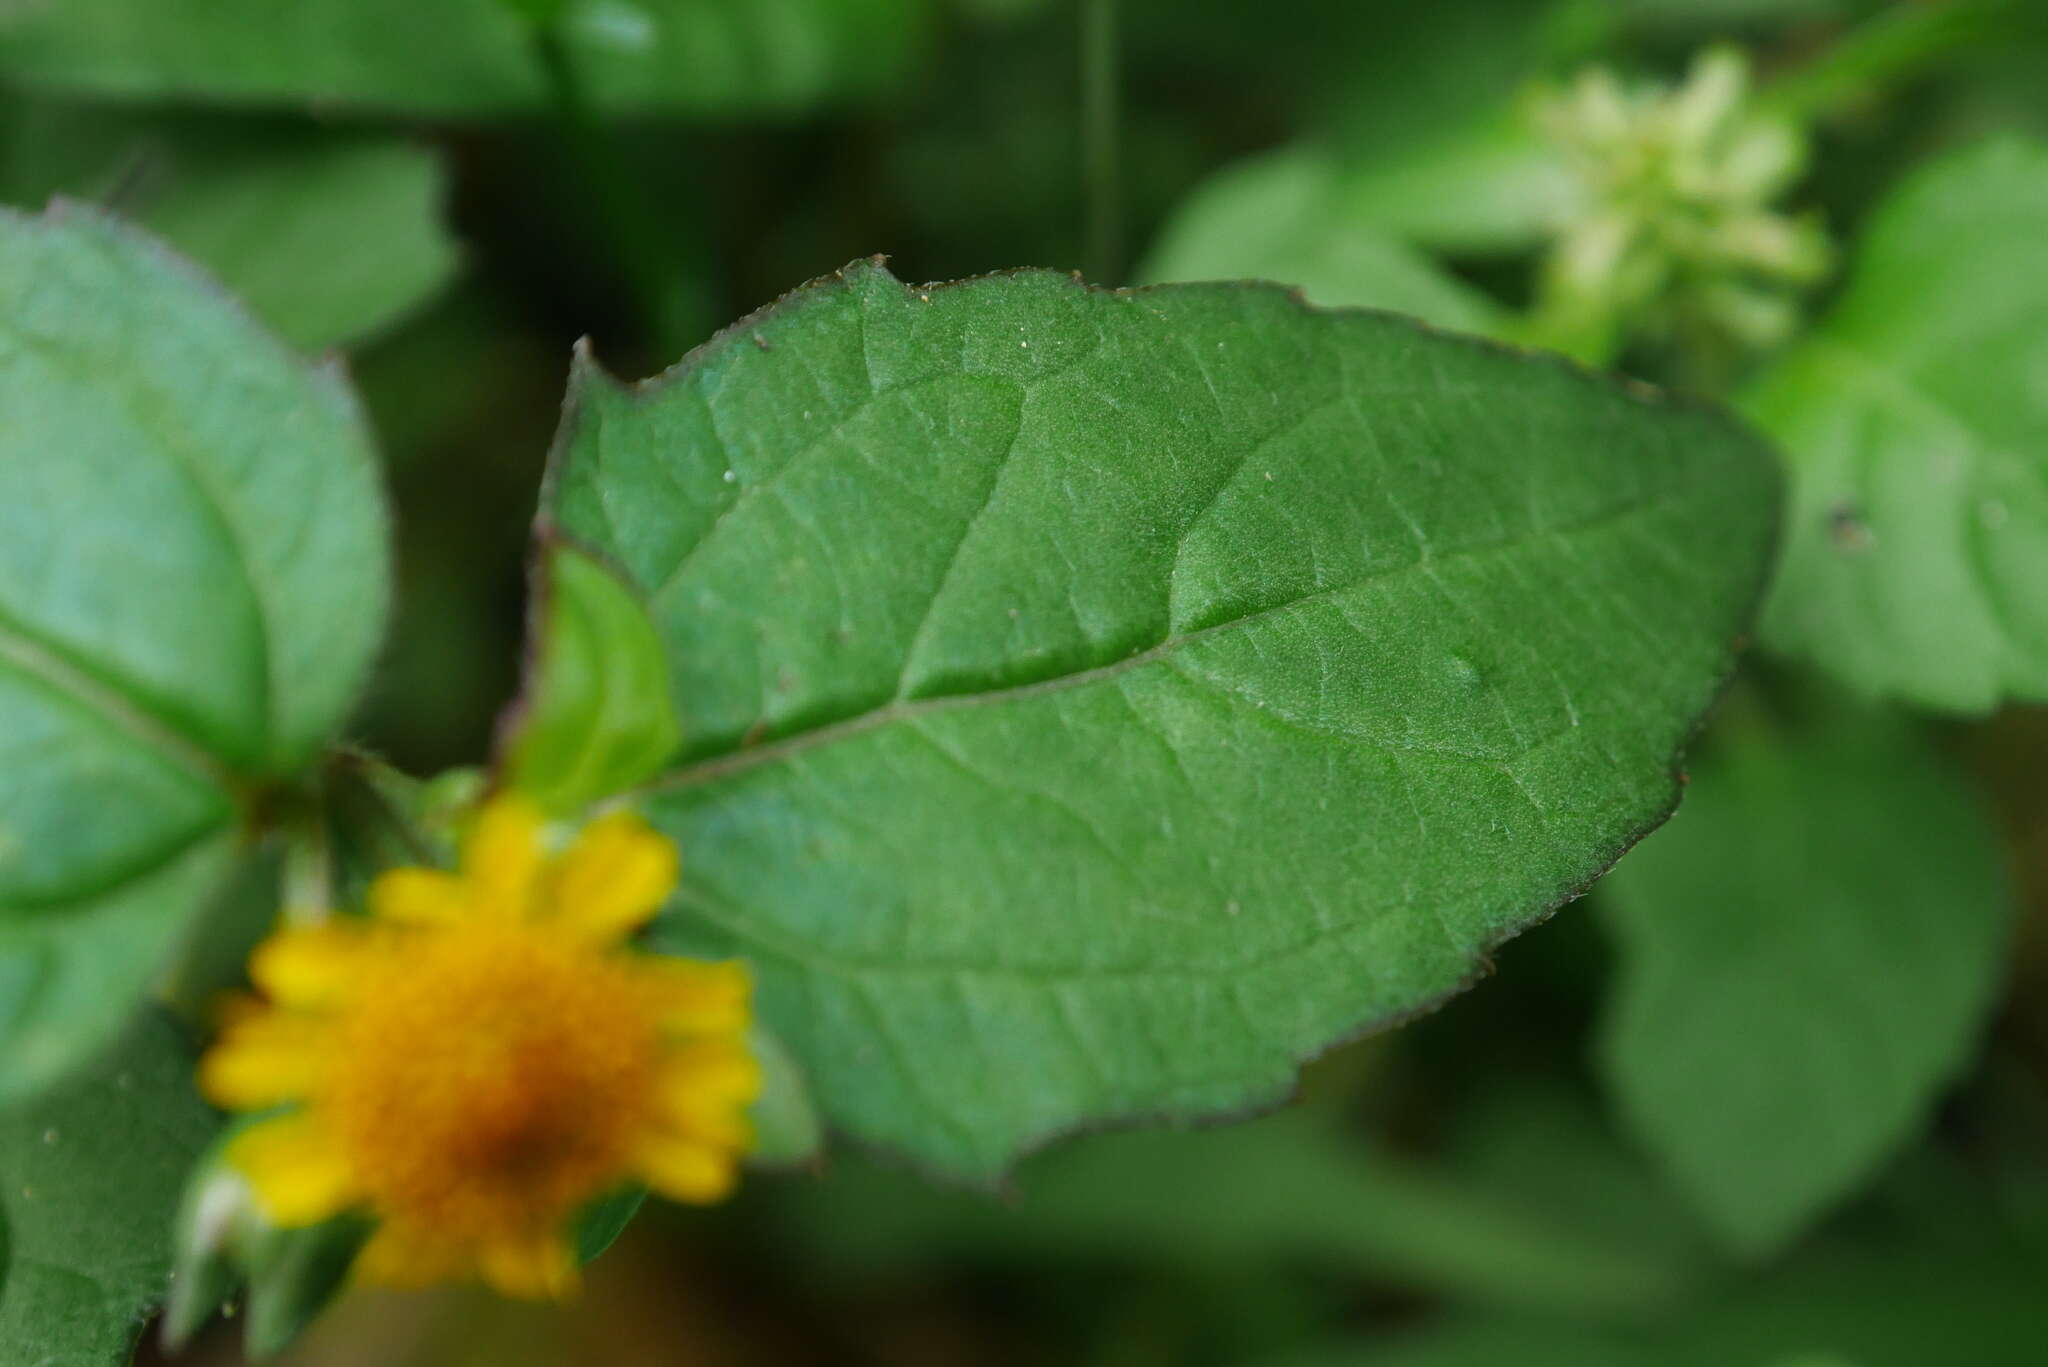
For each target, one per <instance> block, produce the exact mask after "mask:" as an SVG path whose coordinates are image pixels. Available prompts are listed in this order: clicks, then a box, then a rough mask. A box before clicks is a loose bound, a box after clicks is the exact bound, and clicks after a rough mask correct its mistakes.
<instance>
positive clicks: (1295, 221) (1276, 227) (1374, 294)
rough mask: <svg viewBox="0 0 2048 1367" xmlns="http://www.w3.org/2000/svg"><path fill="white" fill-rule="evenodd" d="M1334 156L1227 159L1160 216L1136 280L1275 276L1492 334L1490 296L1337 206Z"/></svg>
mask: <svg viewBox="0 0 2048 1367" xmlns="http://www.w3.org/2000/svg"><path fill="white" fill-rule="evenodd" d="M1341 188H1342V187H1341V186H1340V184H1339V181H1338V171H1337V168H1336V166H1335V165H1334V164H1333V163H1332V162H1331V161H1330V160H1328V159H1327V158H1325V157H1323V156H1322V155H1320V154H1319V153H1317V152H1316V151H1315V150H1313V149H1311V148H1306V147H1303V148H1290V149H1287V150H1285V151H1281V152H1276V153H1269V154H1267V155H1266V156H1262V157H1258V158H1254V159H1253V160H1251V161H1247V162H1242V163H1240V164H1238V165H1236V166H1233V167H1229V168H1227V169H1225V170H1224V171H1222V172H1220V173H1219V174H1218V175H1216V176H1215V177H1213V178H1211V179H1210V180H1209V181H1208V182H1207V183H1205V184H1204V185H1202V186H1201V187H1200V188H1198V189H1197V190H1196V191H1195V193H1194V194H1193V195H1191V196H1189V198H1188V200H1187V201H1186V202H1185V203H1183V204H1182V205H1181V207H1180V209H1179V211H1178V212H1177V213H1175V215H1174V217H1173V219H1172V220H1171V221H1170V222H1169V223H1168V224H1167V226H1166V228H1165V230H1164V232H1163V234H1162V236H1161V239H1160V241H1159V243H1158V244H1157V245H1156V246H1155V247H1154V248H1153V251H1152V255H1151V257H1150V258H1149V259H1148V260H1147V261H1146V263H1145V265H1144V268H1143V269H1142V270H1140V271H1139V272H1138V274H1139V278H1140V279H1143V280H1153V281H1167V280H1249V279H1263V280H1278V281H1281V282H1283V283H1285V284H1289V285H1298V286H1300V288H1301V290H1302V292H1303V293H1304V294H1306V295H1307V296H1308V299H1309V301H1310V302H1311V303H1316V304H1325V305H1331V306H1344V307H1368V308H1384V309H1393V310H1395V311H1397V312H1400V313H1412V314H1414V315H1415V316H1416V317H1418V318H1422V319H1424V320H1426V321H1428V322H1431V323H1434V324H1436V325H1437V326H1438V327H1445V328H1453V329H1456V330H1458V331H1460V332H1476V333H1483V334H1489V335H1499V333H1500V332H1501V331H1502V330H1503V328H1504V325H1505V314H1504V311H1503V310H1502V309H1501V308H1500V306H1499V305H1497V304H1495V303H1494V302H1493V301H1492V300H1490V299H1488V298H1487V297H1486V296H1485V295H1484V294H1482V293H1480V292H1479V291H1478V290H1476V289H1474V288H1472V287H1471V286H1469V285H1466V284H1465V283H1463V282H1462V281H1460V280H1458V279H1456V278H1455V277H1454V276H1452V275H1450V274H1449V273H1447V272H1446V271H1444V270H1443V269H1442V268H1441V267H1439V266H1437V265H1436V264H1435V263H1434V262H1432V261H1431V260H1430V259H1429V258H1428V257H1427V256H1425V255H1424V254H1423V253H1422V252H1420V251H1418V250H1417V249H1415V248H1413V247H1410V246H1407V245H1405V244H1403V243H1401V242H1399V241H1397V240H1396V239H1393V238H1390V237H1386V236H1384V235H1381V234H1379V233H1377V232H1375V231H1374V230H1373V229H1372V228H1371V227H1368V226H1365V225H1364V224H1363V223H1361V222H1359V221H1355V220H1354V219H1352V218H1351V217H1350V216H1349V215H1348V214H1347V213H1346V204H1345V200H1344V197H1343V195H1342V194H1341Z"/></svg>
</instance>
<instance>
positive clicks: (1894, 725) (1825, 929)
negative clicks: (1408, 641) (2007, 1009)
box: [1599, 695, 2013, 1254]
mask: <svg viewBox="0 0 2048 1367" xmlns="http://www.w3.org/2000/svg"><path fill="white" fill-rule="evenodd" d="M1830 696H1831V695H1830ZM1728 721H1729V724H1728V725H1725V726H1722V727H1720V728H1718V729H1717V731H1716V733H1715V741H1714V743H1713V744H1712V745H1711V746H1709V747H1708V748H1707V749H1706V750H1705V751H1704V753H1702V754H1701V755H1700V756H1698V758H1697V760H1696V761H1695V762H1694V763H1693V764H1692V766H1691V768H1692V784H1691V786H1690V788H1689V789H1688V790H1687V794H1686V801H1685V807H1684V809H1683V810H1682V811H1681V812H1680V813H1679V815H1678V817H1677V819H1676V820H1674V821H1673V822H1672V824H1671V825H1670V826H1668V827H1666V828H1665V829H1664V830H1663V831H1661V832H1659V833H1658V834H1657V835H1656V836H1654V837H1653V838H1651V839H1650V840H1649V841H1647V842H1646V843H1645V844H1644V845H1643V846H1642V848H1640V849H1638V850H1636V851H1635V852H1634V853H1633V854H1631V855H1630V856H1629V857H1628V858H1627V859H1625V860H1623V861H1622V863H1621V865H1620V867H1618V868H1617V869H1616V870H1615V871H1614V873H1613V875H1612V876H1611V877H1609V878H1608V880H1607V881H1606V882H1605V883H1604V884H1603V885H1602V888H1601V892H1600V895H1599V901H1600V902H1601V904H1602V907H1603V909H1604V911H1605V912H1606V920H1607V922H1608V924H1609V926H1610V928H1611V930H1612V932H1613V934H1614V936H1615V939H1616V941H1617V944H1618V947H1619V949H1620V954H1621V966H1620V980H1619V983H1618V986H1617V989H1616V995H1615V997H1614V999H1613V1001H1612V1003H1611V1008H1610V1010H1609V1012H1608V1016H1607V1018H1606V1020H1605V1022H1604V1023H1603V1027H1602V1031H1601V1041H1600V1055H1601V1062H1602V1064H1603V1067H1604V1071H1605V1073H1606V1078H1607V1084H1608V1087H1609V1089H1610V1091H1611V1093H1612V1095H1613V1097H1614V1099H1615V1101H1616V1103H1617V1105H1618V1106H1619V1108H1620V1110H1621V1113H1622V1115H1623V1116H1624V1118H1625V1119H1626V1120H1627V1121H1628V1123H1629V1124H1630V1126H1631V1127H1632V1128H1633V1129H1634V1130H1635V1131H1636V1133H1637V1134H1638V1135H1639V1136H1640V1137H1641V1139H1642V1140H1643V1142H1644V1143H1645V1144H1646V1145H1647V1146H1648V1147H1649V1148H1650V1149H1651V1150H1652V1151H1653V1152H1654V1153H1655V1154H1656V1156H1657V1157H1658V1158H1659V1159H1660V1160H1662V1162H1663V1163H1664V1165H1665V1166H1666V1168H1667V1169H1668V1170H1669V1171H1670V1172H1671V1174H1672V1175H1673V1177H1674V1178H1676V1180H1677V1182H1678V1185H1679V1186H1680V1187H1681V1188H1682V1189H1683V1190H1684V1191H1685V1192H1686V1193H1687V1194H1688V1195H1689V1196H1690V1197H1691V1198H1692V1199H1693V1201H1694V1202H1695V1203H1696V1204H1697V1205H1698V1207H1699V1209H1700V1211H1701V1213H1702V1214H1703V1215H1705V1216H1706V1217H1707V1218H1708V1220H1709V1221H1710V1223H1711V1224H1712V1225H1713V1226H1714V1228H1715V1229H1716V1230H1717V1231H1718V1232H1719V1233H1720V1234H1721V1235H1722V1236H1723V1237H1724V1238H1725V1239H1726V1240H1727V1241H1728V1242H1729V1243H1730V1244H1731V1245H1732V1246H1733V1247H1734V1248H1736V1249H1738V1250H1740V1251H1741V1252H1744V1253H1747V1254H1762V1253H1767V1252H1771V1251H1773V1250H1775V1249H1776V1248H1778V1247H1779V1246H1780V1245H1782V1244H1784V1243H1785V1242H1786V1241H1788V1240H1790V1239H1791V1238H1793V1237H1794V1236H1795V1235H1797V1234H1798V1233H1799V1232H1800V1231H1801V1230H1803V1229H1804V1228H1805V1227H1806V1225H1807V1224H1808V1223H1809V1222H1810V1221H1812V1220H1813V1219H1814V1218H1815V1217H1816V1216H1818V1215H1820V1214H1821V1213H1822V1212H1824V1211H1825V1210H1826V1209H1827V1208H1828V1207H1829V1206H1831V1205H1833V1204H1834V1203H1835V1202H1836V1201H1838V1200H1839V1199H1841V1198H1842V1197H1843V1196H1844V1195H1846V1194H1847V1193H1848V1192H1850V1191H1852V1190H1853V1189H1854V1188H1855V1187H1856V1186H1857V1185H1858V1184H1859V1183H1861V1182H1862V1181H1863V1180H1864V1179H1866V1178H1867V1177H1869V1176H1870V1175H1871V1173H1872V1171H1873V1169H1874V1168H1875V1167H1876V1165H1877V1164H1879V1163H1880V1162H1882V1161H1883V1160H1884V1159H1886V1158H1887V1157H1889V1156H1890V1155H1891V1154H1892V1153H1893V1152H1894V1151H1895V1150H1896V1149H1897V1148H1898V1147H1899V1146H1900V1145H1901V1144H1902V1143H1903V1142H1904V1141H1906V1140H1907V1139H1908V1138H1909V1137H1910V1136H1911V1135H1912V1134H1913V1132H1914V1131H1915V1130H1916V1128H1917V1127H1918V1126H1919V1125H1921V1124H1922V1123H1923V1122H1924V1120H1925V1117H1926V1115H1927V1112H1928V1110H1929V1108H1930V1107H1931V1105H1932V1104H1933V1102H1934V1100H1935V1098H1936V1096H1937V1095H1938V1094H1939V1092H1940V1090H1941V1089H1942V1088H1943V1087H1944V1086H1945V1085H1946V1084H1947V1083H1948V1082H1949V1081H1950V1080H1951V1079H1952V1078H1953V1077H1954V1076H1955V1074H1956V1072H1957V1070H1958V1069H1960V1068H1961V1067H1962V1066H1963V1064H1964V1062H1965V1060H1966V1059H1967V1058H1968V1057H1969V1056H1970V1053H1971V1051H1972V1048H1973V1046H1974V1045H1975V1043H1976V1039H1977V1035H1978V1032H1979V1030H1980V1029H1981V1027H1982V1025H1983V1021H1984V1016H1985V1013H1986V1012H1987V1011H1988V1010H1989V1009H1990V1007H1991V1005H1992V1002H1993V999H1994V996H1995V992H1996V989H1997V986H1998V980H1999V976H2000V966H2001V964H2002V962H2003V959H2004V954H2005V948H2006V939H2007V930H2008V926H2009V924H2010V922H2011V919H2012V904H2013V898H2012V894H2011V891H2010V889H2009V888H2008V887H2007V885H2006V881H2005V877H2004V870H2003V867H2002V856H2001V854H2000V850H1999V846H1998V840H1997V836H1996V832H1995V831H1994V830H1993V828H1992V824H1991V821H1990V818H1989V816H1988V814H1987V813H1986V812H1985V811H1984V810H1983V806H1982V803H1981V802H1980V801H1979V799H1978V798H1977V796H1976V794H1975V792H1974V791H1973V790H1972V788H1971V786H1970V784H1969V783H1968V781H1967V780H1966V779H1965V778H1964V777H1963V776H1962V775H1961V774H1960V773H1959V772H1957V771H1956V769H1955V768H1954V766H1952V765H1951V764H1950V763H1949V762H1948V761H1947V760H1946V758H1945V757H1944V756H1943V755H1942V754H1941V753H1940V752H1939V751H1938V750H1937V749H1936V748H1935V747H1934V745H1933V744H1932V742H1931V741H1930V740H1929V739H1928V738H1927V737H1926V736H1925V735H1923V734H1922V733H1921V732H1920V731H1919V730H1918V729H1917V728H1916V727H1915V726H1914V725H1913V724H1912V723H1911V722H1908V721H1906V720H1903V719H1901V718H1899V717H1895V716H1891V715H1888V714H1885V713H1880V712H1874V711H1863V710H1860V709H1858V708H1855V707H1854V706H1851V705H1849V704H1846V703H1841V702H1836V703H1835V704H1834V705H1832V706H1829V707H1825V708H1815V709H1813V710H1812V712H1811V713H1810V714H1802V715H1801V717H1800V718H1799V719H1798V720H1796V721H1794V720H1790V719H1783V720H1780V721H1778V722H1776V723H1773V722H1769V721H1766V720H1765V719H1764V718H1763V717H1762V716H1761V714H1760V713H1751V712H1748V711H1735V710H1731V715H1730V716H1729V718H1728Z"/></svg>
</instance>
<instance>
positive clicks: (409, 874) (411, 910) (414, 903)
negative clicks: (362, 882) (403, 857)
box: [370, 869, 469, 926]
mask: <svg viewBox="0 0 2048 1367" xmlns="http://www.w3.org/2000/svg"><path fill="white" fill-rule="evenodd" d="M468 910H469V888H468V887H467V886H466V885H465V884H464V883H463V881H462V880H461V879H460V878H457V877H456V876H455V875H454V874H452V873H442V872H440V871H439V870H437V869H391V870H389V871H388V872H385V873H381V874H379V875H377V881H376V882H374V883H372V884H370V915H372V916H374V917H376V918H377V919H378V920H380V921H388V922H391V923H392V924H394V925H407V926H433V925H446V924H447V923H448V922H450V921H456V920H460V919H461V918H462V917H463V915H464V914H466V913H467V912H468Z"/></svg>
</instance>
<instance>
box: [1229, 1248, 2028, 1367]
mask: <svg viewBox="0 0 2048 1367" xmlns="http://www.w3.org/2000/svg"><path fill="white" fill-rule="evenodd" d="M1981 1233H1982V1241H1983V1246H1982V1247H1979V1248H1967V1247H1966V1248H1961V1249H1935V1250H1929V1249H1926V1248H1919V1247H1911V1248H1908V1247H1898V1248H1873V1249H1870V1250H1859V1251H1856V1252H1853V1253H1852V1252H1845V1251H1834V1250H1830V1251H1827V1252H1825V1253H1822V1254H1818V1255H1815V1256H1811V1257H1807V1258H1804V1259H1802V1260H1800V1261H1798V1262H1795V1263H1792V1264H1789V1265H1787V1266H1786V1267H1784V1268H1783V1269H1781V1270H1780V1271H1779V1272H1778V1273H1777V1274H1776V1275H1774V1276H1772V1277H1770V1278H1767V1279H1763V1280H1759V1281H1755V1282H1750V1283H1745V1284H1740V1285H1737V1286H1734V1287H1731V1288H1730V1289H1729V1290H1728V1291H1727V1292H1725V1293H1724V1294H1721V1295H1718V1296H1716V1297H1713V1298H1712V1299H1710V1300H1708V1301H1707V1302H1705V1303H1704V1304H1702V1305H1700V1306H1698V1307H1696V1308H1693V1309H1690V1310H1688V1311H1686V1312H1684V1313H1681V1314H1677V1315H1673V1316H1671V1317H1670V1318H1669V1319H1667V1320H1665V1321H1662V1322H1660V1323H1659V1324H1657V1325H1655V1326H1650V1327H1645V1328H1643V1329H1640V1330H1634V1331H1631V1330H1626V1329H1599V1328H1593V1327H1590V1326H1587V1325H1583V1324H1572V1323H1569V1322H1565V1321H1561V1320H1556V1319H1539V1318H1531V1317H1515V1318H1507V1317H1498V1318H1492V1317H1489V1318H1472V1319H1468V1320H1463V1321H1453V1322H1451V1323H1449V1324H1445V1325H1442V1326H1436V1327H1425V1328H1422V1329H1417V1330H1412V1331H1409V1332H1407V1333H1404V1334H1400V1335H1398V1336H1397V1337H1395V1338H1394V1339H1393V1340H1392V1341H1391V1342H1382V1343H1380V1344H1378V1345H1365V1344H1360V1345H1358V1346H1355V1347H1333V1348H1330V1349H1327V1350H1323V1351H1319V1352H1313V1353H1305V1354H1296V1355H1290V1356H1286V1357H1283V1358H1280V1359H1278V1360H1270V1359H1269V1360H1268V1362H1267V1363H1266V1364H1264V1367H1503V1364H1514V1367H1929V1364H1933V1363H1939V1364H1941V1367H2014V1365H2015V1364H2017V1363H2023V1362H2032V1361H2033V1360H2034V1359H2035V1358H2037V1357H2039V1356H2040V1349H2041V1283H2042V1278H2043V1276H2044V1274H2048V1267H2044V1266H2043V1265H2042V1263H2041V1260H2040V1259H2039V1258H2038V1257H2037V1256H2030V1255H2026V1254H2024V1253H2020V1252H2019V1251H2018V1250H2015V1249H2013V1248H2011V1247H2010V1246H2001V1243H2000V1239H1999V1231H1998V1230H1996V1229H1995V1228H1987V1229H1984V1230H1983V1231H1982V1232H1981Z"/></svg>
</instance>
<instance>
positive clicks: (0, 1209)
mask: <svg viewBox="0 0 2048 1367" xmlns="http://www.w3.org/2000/svg"><path fill="white" fill-rule="evenodd" d="M213 1127H214V1121H213V1113H212V1112H211V1111H209V1110H208V1109H207V1108H206V1107H205V1106H204V1105H203V1104H201V1102H200V1101H199V1099H198V1097H197V1096H195V1095H193V1092H192V1084H191V1059H190V1057H189V1056H188V1055H187V1054H186V1052H185V1050H184V1047H183V1046H182V1044H181V1043H180V1042H179V1040H178V1039H177V1037H176V1032H175V1031H173V1030H172V1029H171V1027H170V1026H169V1025H168V1024H167V1023H166V1022H165V1021H164V1020H163V1019H162V1018H161V1017H159V1016H156V1015H154V1014H152V1015H148V1016H145V1017H143V1018H142V1019H140V1020H139V1021H137V1022H136V1026H135V1028H134V1029H133V1030H132V1031H131V1032H130V1034H129V1035H128V1037H127V1038H125V1039H124V1040H123V1041H122V1042H121V1044H120V1045H119V1047H118V1048H116V1049H115V1050H114V1051H113V1052H112V1053H110V1054H109V1055H108V1056H107V1057H106V1058H105V1059H104V1061H103V1066H101V1067H99V1068H97V1069H95V1070H94V1071H93V1073H92V1075H91V1076H90V1077H88V1078H81V1079H79V1080H78V1081H75V1082H72V1083H68V1084H66V1085H65V1086H64V1087H63V1088H61V1089H60V1090H58V1091H55V1092H52V1093H50V1094H49V1095H47V1096H44V1097H41V1098H39V1099H38V1100H37V1101H36V1102H35V1103H34V1104H33V1105H31V1106H29V1107H26V1108H24V1109H18V1110H13V1111H8V1112H4V1113H0V1174H4V1176H5V1181H4V1182H0V1218H4V1221H5V1229H4V1247H5V1251H6V1256H5V1261H4V1269H5V1270H4V1273H0V1361H4V1362H8V1363H20V1364H24V1367H27V1365H28V1364H34V1367H118V1364H121V1363H125V1362H127V1361H128V1353H129V1349H130V1348H131V1347H133V1345H134V1343H135V1339H136V1336H137V1335H138V1334H139V1333H140V1332H141V1329H142V1324H143V1320H144V1317H145V1316H146V1314H147V1313H148V1311H149V1309H150V1307H151V1306H153V1305H154V1304H155V1303H156V1302H157V1301H159V1300H161V1299H162V1298H163V1295H164V1290H165V1287H166V1283H167V1279H168V1276H169V1273H170V1253H169V1248H170V1228H171V1216H172V1212H173V1210H174V1209H175V1207H176V1205H177V1200H178V1193H179V1190H180V1189H181V1187H182V1186H183V1184H184V1179H185V1170H186V1168H187V1167H188V1166H190V1164H191V1163H192V1161H193V1159H194V1158H196V1157H197V1156H198V1155H199V1153H200V1151H201V1150H203V1149H204V1148H205V1147H206V1142H207V1139H208V1137H209V1136H210V1135H211V1134H212V1132H213Z"/></svg>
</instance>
